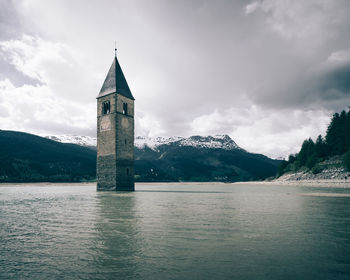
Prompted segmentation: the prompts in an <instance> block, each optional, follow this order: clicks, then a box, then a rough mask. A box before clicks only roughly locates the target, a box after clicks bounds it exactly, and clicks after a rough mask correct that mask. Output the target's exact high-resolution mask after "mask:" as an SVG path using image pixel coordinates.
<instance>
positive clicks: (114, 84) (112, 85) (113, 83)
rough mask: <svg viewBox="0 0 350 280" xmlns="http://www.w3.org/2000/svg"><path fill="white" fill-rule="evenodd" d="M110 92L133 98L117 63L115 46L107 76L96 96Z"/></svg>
mask: <svg viewBox="0 0 350 280" xmlns="http://www.w3.org/2000/svg"><path fill="white" fill-rule="evenodd" d="M110 93H118V94H121V95H123V96H125V97H127V98H130V99H133V100H134V99H135V98H134V97H133V96H132V93H131V91H130V88H129V86H128V83H127V82H126V79H125V76H124V74H123V71H122V68H121V67H120V65H119V62H118V59H117V49H116V48H115V57H114V59H113V63H112V65H111V67H110V68H109V71H108V74H107V77H106V79H105V81H104V83H103V85H102V88H101V90H100V93H99V95H98V96H97V98H100V97H102V96H105V95H107V94H110Z"/></svg>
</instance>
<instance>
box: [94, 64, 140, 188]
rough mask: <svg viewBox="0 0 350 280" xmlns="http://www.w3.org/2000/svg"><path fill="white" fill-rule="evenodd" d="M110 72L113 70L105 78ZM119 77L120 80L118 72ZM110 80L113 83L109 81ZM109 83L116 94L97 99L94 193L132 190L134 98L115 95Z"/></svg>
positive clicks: (104, 94)
mask: <svg viewBox="0 0 350 280" xmlns="http://www.w3.org/2000/svg"><path fill="white" fill-rule="evenodd" d="M115 60H116V58H115ZM116 61H117V60H116ZM113 65H115V67H117V66H119V63H115V62H114V63H113V64H112V67H113ZM117 68H118V67H117ZM117 68H116V69H115V71H117V72H118V71H121V68H120V66H119V68H118V69H117ZM111 71H112V72H113V69H112V70H111V69H110V71H109V74H108V75H110V72H111ZM119 75H122V76H123V77H124V75H123V74H122V73H119ZM107 78H108V77H107ZM107 78H106V79H107ZM110 80H112V82H113V79H110ZM110 80H109V83H108V88H109V89H110V88H115V89H116V90H117V91H115V92H108V93H107V94H106V91H104V93H103V94H102V95H101V94H100V95H99V96H98V97H97V190H101V191H111V190H114V191H115V190H116V191H133V190H134V188H135V187H134V186H135V183H134V174H135V170H134V98H133V97H132V95H131V92H130V95H127V96H125V95H126V94H125V92H118V88H119V87H118V86H117V85H111V84H110V83H111V82H110ZM114 82H118V79H114ZM125 83H126V81H125ZM123 89H125V85H123ZM101 91H102V90H101ZM108 101H109V102H110V112H108V114H103V103H104V102H108Z"/></svg>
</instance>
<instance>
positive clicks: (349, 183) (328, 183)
mask: <svg viewBox="0 0 350 280" xmlns="http://www.w3.org/2000/svg"><path fill="white" fill-rule="evenodd" d="M208 184H210V185H242V184H243V185H251V184H257V185H274V186H281V187H283V186H300V187H335V188H350V180H349V179H319V180H281V179H276V180H272V181H244V182H230V183H227V182H136V183H135V185H136V187H137V185H158V186H165V185H169V186H177V185H178V186H180V185H182V186H184V185H185V186H186V185H199V186H200V185H208ZM23 185H28V186H37V187H48V186H57V185H59V186H67V187H72V186H73V187H74V186H84V185H85V186H91V185H96V182H80V183H79V182H74V183H73V182H72V183H62V182H57V183H53V182H38V183H35V182H28V183H0V187H6V186H14V187H15V186H23Z"/></svg>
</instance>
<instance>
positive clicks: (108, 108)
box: [102, 100, 111, 115]
mask: <svg viewBox="0 0 350 280" xmlns="http://www.w3.org/2000/svg"><path fill="white" fill-rule="evenodd" d="M110 112H111V103H110V102H109V100H108V101H105V102H103V103H102V115H107V114H109V113H110Z"/></svg>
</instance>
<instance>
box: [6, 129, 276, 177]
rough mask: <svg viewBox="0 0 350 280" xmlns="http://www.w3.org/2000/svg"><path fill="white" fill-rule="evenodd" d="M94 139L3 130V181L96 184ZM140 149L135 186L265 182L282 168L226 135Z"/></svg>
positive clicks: (162, 141)
mask: <svg viewBox="0 0 350 280" xmlns="http://www.w3.org/2000/svg"><path fill="white" fill-rule="evenodd" d="M91 138H93V137H90V139H89V137H80V136H77V135H75V136H74V137H67V136H65V137H57V136H56V137H55V138H52V137H51V139H48V138H44V137H40V136H37V135H32V134H28V133H23V132H16V131H1V130H0V182H29V181H31V182H34V181H51V182H52V181H55V182H59V181H66V182H74V181H86V180H94V179H95V175H96V173H95V172H96V147H95V146H91V143H93V142H92V141H91ZM52 139H55V141H54V140H52ZM71 139H73V140H71ZM57 140H60V141H62V142H63V141H65V142H68V141H75V142H76V143H79V144H80V145H77V144H72V143H60V142H59V141H57ZM146 140H147V141H146ZM84 141H85V142H84ZM150 143H151V144H150ZM87 144H89V145H87ZM138 144H139V145H137V144H136V145H135V147H134V149H135V180H136V181H137V182H169V181H173V182H179V181H188V182H195V181H201V182H203V181H221V182H237V181H251V180H262V179H265V178H267V177H271V176H274V175H275V174H276V172H277V169H278V166H279V164H280V161H278V160H273V159H270V158H268V157H267V156H264V155H261V154H253V153H249V152H247V151H245V150H243V149H242V148H240V147H239V146H238V145H237V144H236V143H235V142H234V141H233V140H232V139H231V138H230V137H229V136H227V135H219V136H191V137H188V138H184V137H172V138H171V139H170V138H159V137H158V138H154V139H153V140H152V141H150V139H149V138H147V139H142V138H139V139H138Z"/></svg>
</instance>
